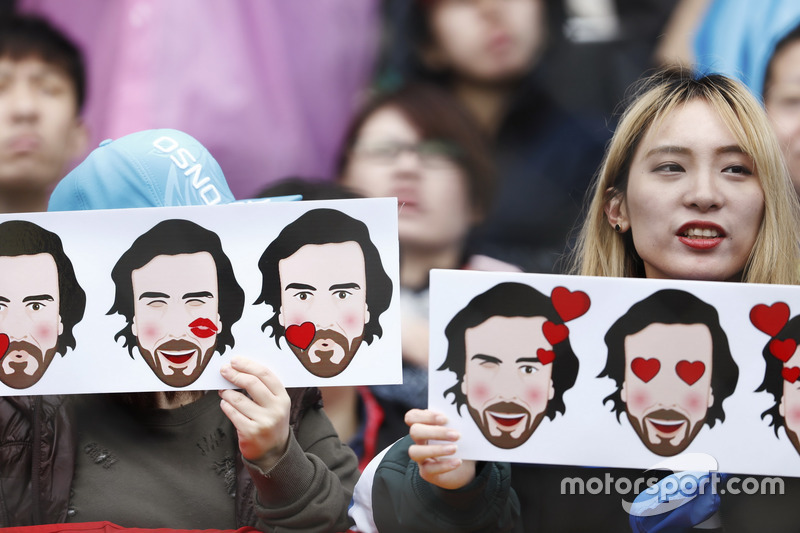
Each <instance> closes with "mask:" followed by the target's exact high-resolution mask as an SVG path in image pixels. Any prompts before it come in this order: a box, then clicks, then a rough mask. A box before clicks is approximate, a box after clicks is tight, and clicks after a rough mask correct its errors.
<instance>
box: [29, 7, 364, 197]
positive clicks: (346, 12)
mask: <svg viewBox="0 0 800 533" xmlns="http://www.w3.org/2000/svg"><path fill="white" fill-rule="evenodd" d="M18 5H19V7H20V10H21V11H26V12H33V13H38V14H40V15H42V16H45V17H47V18H48V19H49V20H50V21H51V22H52V23H53V24H55V25H57V26H58V27H59V28H61V29H63V30H64V31H65V32H66V33H67V34H68V35H70V36H71V37H72V38H73V39H74V40H75V41H76V42H77V43H78V44H79V45H80V46H81V48H82V49H83V50H84V53H85V55H86V59H87V67H88V74H89V83H88V91H89V94H88V100H87V106H86V109H85V110H84V111H85V112H84V116H85V118H86V121H87V123H88V125H89V127H90V130H91V135H92V141H93V142H92V144H91V146H92V147H96V146H97V144H98V143H99V142H100V141H101V140H103V139H106V138H117V137H121V136H123V135H126V134H128V133H132V132H134V131H139V130H143V129H150V128H176V129H179V130H183V131H185V132H187V133H189V134H190V135H192V136H194V137H196V138H197V139H198V140H199V141H200V142H201V143H203V144H204V145H205V146H206V148H208V150H209V151H210V152H211V153H212V154H213V155H214V157H215V158H216V159H217V161H219V163H220V166H221V167H222V170H223V171H224V173H225V176H226V177H227V179H228V183H229V184H230V187H231V190H232V191H233V193H234V195H235V196H236V197H237V198H246V197H250V196H252V195H253V194H254V193H255V192H256V191H258V190H259V189H261V188H262V187H263V186H264V185H266V184H268V183H269V182H271V181H274V180H276V179H279V178H283V177H287V176H290V175H299V176H305V177H320V178H325V177H330V176H331V173H332V171H333V165H334V158H335V156H336V152H337V150H338V148H339V143H340V141H341V137H342V135H343V133H344V128H345V127H346V126H347V123H348V121H349V119H350V116H351V114H352V113H353V112H354V111H355V109H356V108H357V107H358V105H359V103H360V99H361V98H362V97H363V96H364V92H365V90H366V87H367V84H368V83H369V79H370V76H371V74H372V66H373V62H374V60H375V57H376V53H377V48H378V38H379V31H380V26H379V12H378V10H379V2H378V1H377V0H314V1H313V2H306V1H295V0H170V1H166V2H165V1H161V0H114V1H108V0H19V1H18Z"/></svg>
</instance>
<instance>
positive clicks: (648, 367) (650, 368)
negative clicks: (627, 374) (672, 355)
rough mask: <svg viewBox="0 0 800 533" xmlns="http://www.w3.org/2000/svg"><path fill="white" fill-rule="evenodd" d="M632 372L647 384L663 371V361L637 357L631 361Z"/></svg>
mask: <svg viewBox="0 0 800 533" xmlns="http://www.w3.org/2000/svg"><path fill="white" fill-rule="evenodd" d="M631 370H633V373H634V374H636V377H638V378H639V379H641V380H642V381H644V382H645V383H647V382H648V381H650V380H651V379H653V378H654V377H656V374H658V371H659V370H661V361H659V360H658V359H656V358H652V359H645V358H644V357H637V358H636V359H634V360H633V361H631Z"/></svg>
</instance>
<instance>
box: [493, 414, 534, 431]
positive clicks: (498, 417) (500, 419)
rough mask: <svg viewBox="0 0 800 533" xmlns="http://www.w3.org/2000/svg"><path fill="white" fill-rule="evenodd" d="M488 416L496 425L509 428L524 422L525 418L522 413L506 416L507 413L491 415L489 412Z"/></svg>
mask: <svg viewBox="0 0 800 533" xmlns="http://www.w3.org/2000/svg"><path fill="white" fill-rule="evenodd" d="M489 416H491V417H492V420H494V421H495V422H497V424H498V425H500V426H503V427H507V428H510V427H514V426H516V425H517V424H519V423H520V422H522V421H523V420H525V417H526V416H527V415H525V414H523V413H519V414H507V413H493V412H490V413H489Z"/></svg>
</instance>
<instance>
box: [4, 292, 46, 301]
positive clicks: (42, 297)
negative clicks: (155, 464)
mask: <svg viewBox="0 0 800 533" xmlns="http://www.w3.org/2000/svg"><path fill="white" fill-rule="evenodd" d="M40 300H44V301H46V302H52V301H53V297H52V296H50V295H49V294H34V295H33V296H26V297H25V298H23V299H22V303H25V302H36V301H40ZM6 301H8V300H6Z"/></svg>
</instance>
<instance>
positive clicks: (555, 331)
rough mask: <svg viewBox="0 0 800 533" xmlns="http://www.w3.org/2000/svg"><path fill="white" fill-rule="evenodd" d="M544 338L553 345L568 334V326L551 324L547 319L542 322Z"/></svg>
mask: <svg viewBox="0 0 800 533" xmlns="http://www.w3.org/2000/svg"><path fill="white" fill-rule="evenodd" d="M542 333H544V338H545V339H547V342H549V343H550V345H551V346H555V345H556V344H558V343H559V342H561V341H563V340H564V339H566V338H567V337H568V336H569V328H568V327H567V326H566V325H564V324H553V323H552V322H550V321H549V320H548V321H547V322H545V323H544V324H542Z"/></svg>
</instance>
